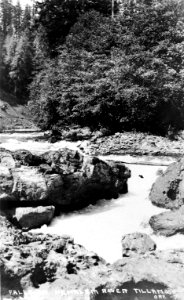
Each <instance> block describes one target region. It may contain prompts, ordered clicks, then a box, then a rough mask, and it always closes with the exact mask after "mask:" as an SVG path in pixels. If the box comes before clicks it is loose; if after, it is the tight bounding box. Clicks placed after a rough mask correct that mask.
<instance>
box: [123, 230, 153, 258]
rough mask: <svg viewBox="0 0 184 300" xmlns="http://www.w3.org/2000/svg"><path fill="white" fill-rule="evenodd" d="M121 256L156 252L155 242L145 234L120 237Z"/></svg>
mask: <svg viewBox="0 0 184 300" xmlns="http://www.w3.org/2000/svg"><path fill="white" fill-rule="evenodd" d="M121 244H122V256H123V257H130V256H133V255H135V254H138V255H141V254H145V253H147V252H152V251H155V250H156V244H155V242H154V241H153V240H152V239H151V238H150V237H149V235H147V234H145V233H140V232H135V233H131V234H126V235H124V236H123V237H122V241H121Z"/></svg>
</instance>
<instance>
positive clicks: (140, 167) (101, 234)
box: [0, 133, 184, 263]
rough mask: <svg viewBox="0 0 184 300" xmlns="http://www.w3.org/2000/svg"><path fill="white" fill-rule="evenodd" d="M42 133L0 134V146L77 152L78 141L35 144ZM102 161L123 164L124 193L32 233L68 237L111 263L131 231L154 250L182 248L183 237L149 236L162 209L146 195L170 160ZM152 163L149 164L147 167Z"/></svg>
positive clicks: (128, 159) (121, 157) (123, 159)
mask: <svg viewBox="0 0 184 300" xmlns="http://www.w3.org/2000/svg"><path fill="white" fill-rule="evenodd" d="M41 135H43V134H42V133H35V134H34V133H32V134H20V133H19V134H2V135H1V137H0V138H1V144H0V147H4V148H7V149H9V150H17V149H27V150H30V151H32V152H34V153H42V152H44V151H48V150H58V149H61V148H63V147H69V148H72V149H77V146H78V145H79V144H80V142H77V143H71V142H65V141H61V142H57V143H54V144H50V143H49V142H47V141H39V140H38V141H35V139H37V138H38V137H40V136H41ZM103 159H111V160H112V159H113V160H118V161H126V162H127V163H128V164H127V166H128V167H129V168H130V169H131V172H132V177H131V178H130V179H129V180H128V190H129V191H128V193H127V194H125V195H121V196H120V197H119V198H118V199H112V200H108V201H106V200H101V201H99V202H98V204H96V205H95V206H93V205H90V206H88V207H87V208H85V209H82V210H80V211H75V212H72V213H65V214H62V215H61V216H59V217H56V218H55V219H54V220H53V221H52V223H51V225H50V226H46V225H44V226H42V227H41V228H40V229H36V230H32V231H34V232H44V233H52V234H59V235H63V234H69V235H70V236H72V237H74V240H75V242H76V243H79V244H81V245H83V246H84V247H86V248H87V249H88V250H92V251H94V252H96V253H97V254H98V255H100V256H102V257H103V258H104V259H106V261H108V262H110V263H112V262H114V261H115V260H117V259H119V258H121V238H122V235H124V234H127V233H132V232H143V233H147V234H149V235H150V236H151V237H152V239H153V240H154V241H155V242H156V244H157V248H158V249H169V248H171V249H172V248H184V235H180V234H177V235H175V236H173V237H168V238H166V237H160V236H156V235H154V234H153V232H152V230H151V228H150V226H149V219H150V217H151V216H152V215H154V214H159V213H161V212H163V211H165V209H161V208H158V207H156V206H153V205H152V204H151V202H150V201H149V198H148V195H149V191H150V189H151V186H152V184H153V182H154V181H155V180H156V178H157V176H158V175H157V174H158V170H162V171H164V170H165V169H166V165H168V164H169V163H171V162H172V161H173V160H172V159H168V158H166V159H163V158H154V159H151V158H149V157H147V158H142V157H131V156H109V157H103ZM151 164H152V165H151Z"/></svg>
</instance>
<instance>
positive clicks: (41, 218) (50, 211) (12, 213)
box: [6, 206, 55, 230]
mask: <svg viewBox="0 0 184 300" xmlns="http://www.w3.org/2000/svg"><path fill="white" fill-rule="evenodd" d="M54 211H55V207H54V206H37V207H17V208H15V209H11V210H6V215H7V216H8V218H9V219H10V220H11V221H12V222H13V223H14V224H16V225H17V226H18V227H20V228H22V229H23V230H29V229H33V228H38V227H40V226H42V225H44V224H47V225H48V224H49V223H50V222H51V220H52V219H53V217H54Z"/></svg>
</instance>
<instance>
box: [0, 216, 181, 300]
mask: <svg viewBox="0 0 184 300" xmlns="http://www.w3.org/2000/svg"><path fill="white" fill-rule="evenodd" d="M0 225H1V226H0V234H1V245H0V261H1V264H0V266H1V284H2V295H3V296H10V295H9V293H10V292H11V291H12V290H14V291H19V293H21V294H22V295H24V299H25V300H28V299H30V295H31V297H32V298H33V297H34V298H35V299H40V297H39V296H41V295H42V296H43V295H44V299H45V300H49V299H50V298H52V297H53V295H55V293H56V292H57V293H58V294H57V296H56V297H57V298H61V299H62V300H66V299H67V300H74V299H75V300H79V299H80V300H82V299H91V300H98V299H102V295H103V299H105V300H109V299H114V300H115V299H116V300H117V299H118V300H120V299H122V289H123V291H124V293H125V294H123V298H124V299H136V297H138V299H139V296H141V297H142V296H143V295H141V293H142V292H141V291H138V293H140V294H139V295H137V292H135V289H136V288H137V289H142V290H145V288H147V289H149V291H151V290H152V292H150V293H151V296H152V298H153V297H155V295H160V293H161V294H162V295H166V299H167V300H171V299H175V298H173V296H172V294H174V295H175V296H177V299H179V300H183V293H181V291H184V280H183V278H184V268H183V266H184V251H183V250H176V251H175V250H172V251H150V247H149V246H148V247H147V249H148V251H146V248H144V252H145V253H141V254H140V255H139V254H138V252H137V251H135V252H134V251H132V253H131V256H130V257H123V258H122V259H121V260H119V261H117V262H116V263H114V264H113V265H110V264H107V263H106V262H105V261H104V260H103V259H102V258H100V257H99V256H98V255H97V254H95V253H93V252H89V251H87V250H86V249H85V248H83V247H82V246H80V245H77V244H75V243H74V241H73V239H72V238H71V237H69V236H62V237H59V236H56V235H53V236H51V235H48V234H47V235H44V234H33V233H30V232H22V231H21V230H19V229H17V228H15V227H13V226H12V224H11V223H9V221H7V219H6V218H5V217H3V216H1V217H0ZM136 236H137V238H136V241H137V242H136V243H135V247H136V248H137V249H138V251H139V249H140V248H141V247H142V246H141V247H140V246H139V245H141V243H142V240H143V237H142V235H141V234H136ZM134 237H135V234H133V235H132V239H134ZM144 238H145V239H146V240H147V237H144ZM128 239H131V235H128ZM148 244H149V245H150V241H149V243H148ZM151 248H152V246H151ZM132 250H133V249H132ZM125 289H127V292H126V291H125ZM71 291H72V293H71ZM130 295H131V298H130ZM149 296H150V295H149ZM100 297H101V298H100ZM126 297H127V298H126ZM152 298H151V299H152ZM141 299H144V298H141ZM153 299H159V298H153Z"/></svg>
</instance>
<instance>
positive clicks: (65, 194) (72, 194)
mask: <svg viewBox="0 0 184 300" xmlns="http://www.w3.org/2000/svg"><path fill="white" fill-rule="evenodd" d="M0 172H1V176H0V201H1V208H3V209H4V210H5V211H6V214H7V216H8V217H9V218H10V219H11V221H13V222H15V224H16V225H19V226H20V227H21V228H28V229H29V228H34V227H35V226H36V227H37V226H38V225H40V226H41V225H43V224H45V223H46V224H48V223H49V222H50V221H51V219H52V217H53V216H54V214H55V213H56V214H57V213H60V212H63V211H71V210H74V209H79V208H82V207H85V206H88V205H89V204H94V203H96V201H98V200H99V199H111V198H117V197H118V195H119V194H121V193H126V192H127V180H128V178H129V177H130V176H131V172H130V170H129V169H128V168H127V167H125V165H124V164H121V163H118V164H117V163H115V162H105V161H102V160H100V159H98V158H97V157H89V156H84V155H82V154H81V153H79V152H78V151H74V150H69V149H66V148H65V149H62V150H60V151H49V152H45V153H44V154H42V155H33V154H32V153H31V152H29V151H26V150H18V151H15V152H11V151H8V150H6V149H2V148H1V149H0ZM37 219H39V221H38V220H37ZM35 220H36V221H35Z"/></svg>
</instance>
